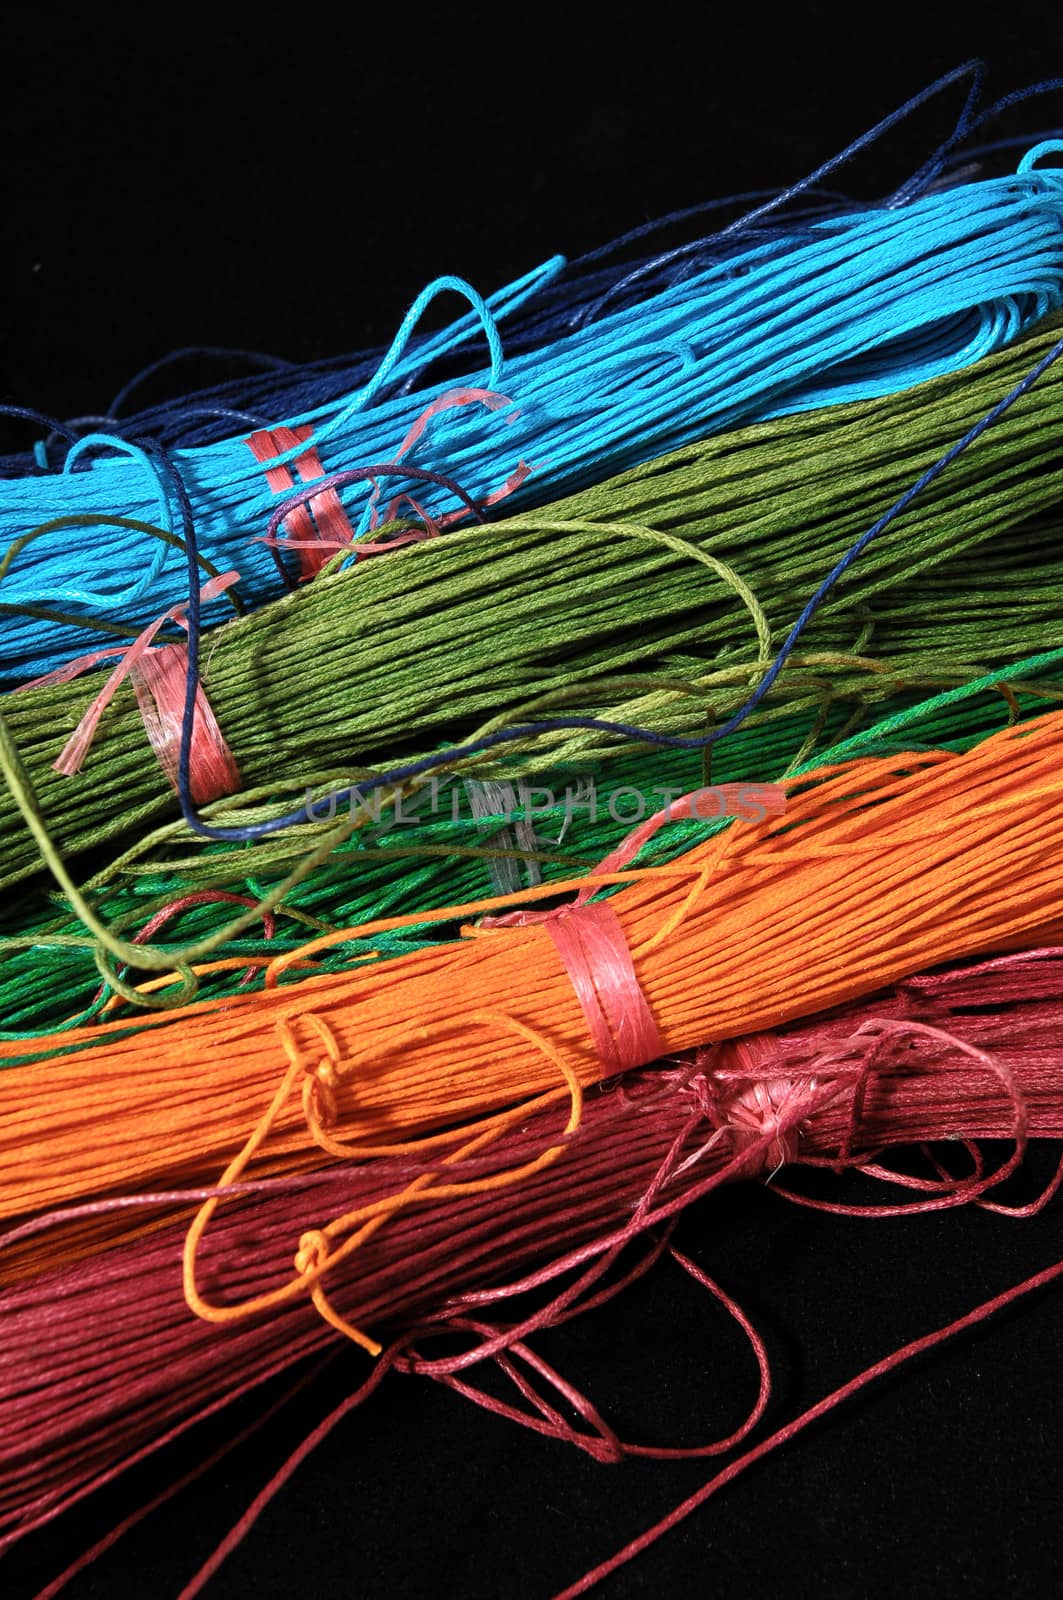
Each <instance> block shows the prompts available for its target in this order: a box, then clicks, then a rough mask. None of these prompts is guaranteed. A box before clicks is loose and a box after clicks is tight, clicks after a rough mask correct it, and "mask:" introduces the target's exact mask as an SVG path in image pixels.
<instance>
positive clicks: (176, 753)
mask: <svg viewBox="0 0 1063 1600" xmlns="http://www.w3.org/2000/svg"><path fill="white" fill-rule="evenodd" d="M132 679H133V688H134V690H135V691H136V696H137V704H138V705H139V706H140V715H141V717H142V718H143V721H144V730H145V732H146V733H147V736H148V739H149V740H150V742H151V748H152V749H153V750H154V752H155V755H156V757H157V759H158V762H159V766H160V767H161V768H162V770H163V772H165V774H166V776H167V777H168V778H169V780H170V785H171V787H172V789H173V791H174V793H175V794H179V793H180V789H179V787H178V782H177V765H178V761H179V759H180V754H181V726H182V722H183V720H184V711H185V686H186V684H187V681H188V651H187V650H186V649H185V647H184V645H183V644H168V645H164V646H163V648H162V649H161V650H149V651H148V652H147V653H146V654H145V655H144V656H142V657H141V659H140V661H138V663H137V665H136V666H135V667H134V669H133V672H132ZM188 781H189V789H190V790H191V794H192V800H193V802H194V804H196V805H197V806H205V805H209V804H210V802H211V801H212V800H220V799H221V798H222V796H223V795H227V794H235V793H236V791H237V789H239V787H240V769H239V767H238V766H237V765H236V760H235V757H234V756H233V753H232V751H231V750H230V749H229V746H228V745H227V744H226V742H225V736H224V734H223V733H222V731H221V728H220V727H219V726H218V719H217V717H216V716H215V715H214V711H213V708H212V706H211V704H210V701H209V700H208V699H207V697H206V695H205V694H204V692H203V685H202V683H199V682H197V683H196V706H195V713H194V720H193V723H192V748H191V753H190V758H189V764H188Z"/></svg>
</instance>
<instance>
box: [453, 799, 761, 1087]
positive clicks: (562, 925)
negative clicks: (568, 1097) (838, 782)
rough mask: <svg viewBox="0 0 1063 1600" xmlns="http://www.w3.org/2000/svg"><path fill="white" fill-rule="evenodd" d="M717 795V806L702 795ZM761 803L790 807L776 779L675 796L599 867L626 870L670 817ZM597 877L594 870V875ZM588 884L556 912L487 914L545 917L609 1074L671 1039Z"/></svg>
mask: <svg viewBox="0 0 1063 1600" xmlns="http://www.w3.org/2000/svg"><path fill="white" fill-rule="evenodd" d="M708 796H711V797H712V802H713V809H712V810H706V808H705V807H704V805H703V801H704V800H705V799H706V797H708ZM751 805H755V807H756V812H757V813H758V816H757V820H763V819H764V818H765V817H767V816H779V815H781V814H782V813H783V812H784V811H785V809H786V791H785V789H783V788H782V787H781V786H779V785H775V784H720V785H717V786H716V787H715V788H713V789H695V790H694V791H693V792H692V793H690V794H687V795H682V796H681V797H680V798H679V799H677V800H673V801H671V802H670V803H669V804H668V805H667V806H665V807H664V809H663V810H661V811H658V812H655V813H654V815H653V816H651V817H647V818H646V820H645V821H644V822H641V823H639V825H638V826H637V827H635V828H633V829H632V830H631V832H630V833H629V834H627V835H626V837H625V838H623V839H622V840H621V841H620V843H619V844H618V845H617V846H616V847H615V849H613V850H611V851H610V852H609V854H608V855H607V856H606V857H605V858H604V859H603V860H602V861H601V862H600V863H599V864H598V867H597V869H596V871H597V872H600V873H605V872H622V871H623V870H624V868H626V867H627V866H628V864H629V863H630V862H631V861H632V860H634V858H635V856H636V855H637V854H638V852H639V851H640V850H641V849H642V847H643V845H644V844H646V843H647V842H648V840H650V839H651V838H652V837H653V835H654V834H655V833H657V831H658V830H659V829H660V828H662V827H664V825H665V824H666V823H667V822H672V821H677V820H679V819H680V818H686V817H701V816H706V815H709V816H721V815H724V814H725V813H726V814H731V815H736V816H742V815H743V810H742V807H747V808H748V807H749V806H751ZM592 876H593V874H592ZM595 888H596V885H595V884H593V883H589V884H587V885H586V886H585V887H584V888H582V889H581V890H580V891H579V894H578V895H577V896H576V898H575V900H573V901H572V902H571V903H570V904H569V905H566V906H561V907H559V908H557V909H555V910H553V911H508V912H505V913H503V914H502V915H501V916H494V917H484V919H483V924H482V925H483V926H484V927H493V928H499V927H528V926H530V925H531V924H533V923H540V924H542V926H543V927H544V928H545V930H546V932H547V933H548V934H549V935H550V937H551V939H552V940H553V942H554V946H555V948H556V949H557V953H558V955H559V956H560V957H561V961H562V964H563V966H564V968H565V971H566V972H567V973H568V976H569V978H570V979H571V980H572V987H573V988H574V989H575V991H576V997H577V999H578V1000H579V1003H580V1008H581V1010H582V1011H583V1015H584V1017H585V1018H586V1019H587V1027H588V1029H589V1031H590V1036H591V1039H592V1041H593V1043H594V1048H595V1051H596V1052H597V1055H598V1058H599V1060H600V1061H601V1063H602V1067H603V1070H604V1075H605V1076H606V1077H612V1076H613V1075H614V1074H615V1073H619V1072H630V1071H631V1070H632V1069H633V1068H635V1067H645V1066H649V1064H650V1062H652V1061H656V1060H657V1059H658V1057H659V1056H663V1055H664V1054H665V1053H666V1049H665V1043H664V1039H663V1038H662V1036H661V1032H660V1029H659V1028H658V1026H657V1023H656V1021H655V1019H654V1016H653V1012H652V1011H651V1010H650V1006H649V1002H648V1001H647V999H646V996H645V995H644V994H643V992H642V986H641V984H640V983H639V980H638V975H637V973H636V972H635V967H634V963H633V962H632V959H631V950H630V948H629V946H628V942H627V938H626V937H625V934H624V930H623V928H622V926H621V924H620V919H619V917H618V916H617V914H616V912H615V911H614V910H613V908H612V906H611V905H610V904H609V902H608V901H607V900H598V901H593V902H592V901H591V900H590V896H591V895H592V894H593V893H594V892H595Z"/></svg>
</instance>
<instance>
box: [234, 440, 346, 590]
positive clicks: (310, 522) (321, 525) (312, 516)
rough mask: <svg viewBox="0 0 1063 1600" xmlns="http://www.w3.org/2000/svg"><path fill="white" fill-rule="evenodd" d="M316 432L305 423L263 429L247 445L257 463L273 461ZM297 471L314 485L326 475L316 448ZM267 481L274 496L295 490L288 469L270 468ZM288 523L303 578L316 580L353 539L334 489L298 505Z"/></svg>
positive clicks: (299, 462)
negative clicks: (291, 426) (315, 481)
mask: <svg viewBox="0 0 1063 1600" xmlns="http://www.w3.org/2000/svg"><path fill="white" fill-rule="evenodd" d="M313 432H314V430H313V428H312V427H311V426H310V424H309V423H305V422H304V423H300V425H299V426H298V427H297V428H273V429H272V430H271V429H268V428H261V429H260V430H259V432H258V433H253V434H252V435H251V437H250V438H249V439H248V441H247V443H248V445H249V447H250V449H251V451H252V454H253V455H254V457H255V460H256V461H272V460H273V458H274V456H279V455H283V454H284V453H285V451H287V450H291V449H293V448H294V447H295V445H297V444H306V443H307V442H308V441H309V440H310V439H311V438H312V437H313ZM295 470H296V471H297V472H298V474H299V477H300V480H301V481H302V482H303V483H313V481H314V479H315V478H323V477H324V476H325V469H324V467H323V466H322V465H321V457H320V456H319V455H318V453H317V451H316V450H313V449H310V450H306V451H304V452H303V454H302V455H300V456H297V457H296V461H295ZM266 482H267V483H268V484H269V486H270V488H271V489H272V490H273V493H274V494H282V493H283V492H284V491H285V490H286V489H294V488H295V481H294V479H293V478H292V475H291V473H290V472H289V470H288V468H287V467H271V468H270V469H269V471H268V472H267V473H266ZM287 522H288V528H289V532H290V538H289V539H288V540H286V541H285V543H286V545H288V546H290V548H291V549H293V550H295V551H296V552H297V553H298V561H299V571H300V574H301V576H302V577H303V578H304V579H305V578H313V577H316V576H317V574H318V573H319V572H320V571H321V568H322V567H323V566H324V565H325V563H326V562H328V561H330V560H331V559H332V557H333V556H334V555H335V554H336V551H337V550H339V549H341V548H342V547H343V546H344V545H348V544H350V542H351V540H352V539H353V538H354V529H353V528H352V527H351V525H350V523H349V522H348V520H347V513H346V511H344V509H343V502H342V501H341V500H340V497H339V495H338V494H337V493H336V491H335V489H323V490H322V491H321V493H320V494H319V495H315V496H314V497H313V499H312V500H310V501H308V502H307V503H306V504H305V505H299V506H295V507H294V508H293V510H292V513H291V515H290V516H289V517H288V519H287Z"/></svg>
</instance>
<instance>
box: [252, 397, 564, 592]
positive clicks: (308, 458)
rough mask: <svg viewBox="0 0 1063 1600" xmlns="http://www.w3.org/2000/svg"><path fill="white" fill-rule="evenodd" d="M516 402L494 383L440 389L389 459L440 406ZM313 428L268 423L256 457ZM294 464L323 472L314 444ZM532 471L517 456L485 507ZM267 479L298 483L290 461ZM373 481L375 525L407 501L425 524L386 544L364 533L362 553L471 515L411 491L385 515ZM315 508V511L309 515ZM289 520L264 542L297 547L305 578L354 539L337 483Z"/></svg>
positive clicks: (412, 441)
mask: <svg viewBox="0 0 1063 1600" xmlns="http://www.w3.org/2000/svg"><path fill="white" fill-rule="evenodd" d="M512 404H513V402H512V400H511V399H510V398H509V396H508V395H505V394H496V393H495V391H494V390H493V389H467V388H461V389H448V390H447V392H446V393H445V394H441V395H437V396H436V398H435V399H434V400H433V401H432V403H431V404H430V405H428V406H426V407H425V409H424V411H422V412H421V415H420V416H419V417H418V418H417V420H416V422H414V423H413V425H412V426H411V428H410V429H409V432H408V433H407V434H406V437H405V438H404V439H403V441H402V443H401V444H400V445H399V448H398V450H397V451H396V452H395V456H394V459H393V460H392V461H391V462H390V463H389V465H390V466H392V467H398V466H399V464H400V463H401V461H402V460H403V458H404V457H405V456H407V455H408V454H409V453H410V451H411V450H413V448H414V446H415V445H416V444H417V443H418V441H419V440H420V439H421V438H422V437H423V435H424V433H425V430H426V429H427V427H428V424H429V423H430V422H431V420H432V418H433V417H437V416H439V415H440V413H441V412H444V411H453V410H455V409H460V408H462V407H464V406H474V405H479V406H484V407H485V408H486V409H487V410H488V411H501V410H503V409H504V408H505V407H506V406H511V405H512ZM519 416H520V412H519V411H513V412H511V414H510V415H509V416H508V417H507V418H506V419H505V420H506V422H507V423H511V422H515V421H516V419H517V418H518V417H519ZM312 431H313V430H312V429H311V428H310V427H309V426H308V425H307V424H302V425H301V426H300V427H298V428H275V429H273V431H272V432H270V431H268V430H266V429H263V430H261V431H260V432H259V433H253V434H252V435H251V437H250V438H249V439H248V441H247V443H248V444H249V445H250V447H251V449H252V450H253V451H254V453H255V457H256V459H257V460H259V461H269V460H272V458H273V457H274V456H275V455H279V454H280V453H281V451H282V449H283V450H290V449H292V448H293V447H294V446H295V445H297V444H302V443H304V442H305V441H307V440H309V438H310V437H311V434H312ZM295 465H296V468H297V469H298V472H299V476H300V478H301V479H302V480H303V482H304V483H312V482H313V481H314V479H315V478H319V477H322V476H323V475H324V474H323V469H322V467H321V463H320V460H319V459H318V456H317V452H316V451H314V450H308V451H307V452H306V453H305V454H304V455H301V456H299V458H298V459H297V461H296V463H295ZM532 471H533V468H532V467H530V466H529V465H528V463H527V462H526V461H518V463H517V465H516V466H515V467H514V469H513V471H512V472H511V473H510V474H509V476H508V477H507V478H506V480H505V482H504V483H502V484H501V485H500V486H499V487H498V488H497V489H493V490H492V491H491V493H490V494H488V495H487V496H486V497H485V498H484V499H483V500H481V501H480V502H479V504H480V506H481V508H482V509H483V510H487V509H488V507H490V506H494V505H498V503H499V501H501V500H506V499H508V498H509V496H510V495H511V494H513V493H515V492H516V490H517V489H519V488H520V486H521V484H522V483H523V482H524V481H525V479H526V478H529V477H530V476H531V474H532ZM266 481H267V482H268V484H269V486H270V488H271V489H272V490H273V491H274V493H275V494H279V493H280V492H281V491H282V490H287V489H292V488H294V487H295V485H294V483H293V480H292V476H291V473H290V472H289V471H288V469H287V467H271V468H270V469H269V470H268V471H267V473H266ZM372 482H373V491H372V494H371V495H370V497H369V527H370V529H375V528H378V527H379V526H380V524H381V522H394V521H395V519H396V518H397V517H398V515H399V512H400V511H401V509H402V507H403V506H404V505H405V506H409V508H410V509H411V511H412V512H413V513H414V515H415V516H417V517H419V518H420V519H421V522H422V523H423V527H421V528H415V529H411V530H410V531H409V532H408V533H402V534H398V535H396V536H395V537H394V538H391V539H387V540H385V541H384V543H383V544H380V543H373V542H372V541H370V540H365V539H363V540H361V541H360V542H359V544H358V555H359V558H361V557H363V556H373V555H390V554H391V553H392V552H393V551H395V550H398V549H400V548H401V547H402V546H403V545H406V544H417V543H419V542H420V541H421V540H422V539H431V538H434V537H435V536H436V534H438V533H441V532H442V531H443V529H445V528H450V527H453V526H454V524H455V523H458V522H461V521H462V519H463V518H464V517H465V516H467V515H468V512H467V509H466V508H464V507H462V508H461V509H460V510H458V511H449V512H447V513H446V514H445V515H443V516H437V517H433V516H431V515H430V514H429V512H428V511H427V510H426V509H425V508H424V506H423V505H421V503H420V501H418V500H416V499H415V498H414V496H413V495H412V494H410V493H409V492H407V491H403V492H402V493H401V494H397V495H395V496H393V498H392V499H391V501H390V502H389V504H388V506H387V508H386V510H385V512H384V513H383V515H381V511H380V505H379V502H380V497H381V494H382V493H383V490H382V488H381V485H380V483H379V482H378V481H377V480H376V479H373V480H372ZM311 511H313V517H311V515H310V512H311ZM286 521H287V523H288V528H289V533H288V535H287V537H285V538H283V539H281V538H276V537H271V538H267V539H266V540H264V542H265V543H266V544H269V545H271V546H272V547H273V548H274V549H275V550H294V551H296V553H297V556H298V560H299V565H300V570H301V575H302V577H303V578H304V579H307V578H313V577H315V576H316V575H317V573H319V572H320V571H321V568H322V567H323V566H324V565H325V563H326V562H327V561H329V560H330V559H331V557H332V556H334V555H335V554H336V551H337V550H342V549H344V548H345V547H346V546H347V545H349V544H351V543H352V541H353V539H354V531H353V529H352V528H351V525H350V522H349V521H348V520H347V515H346V513H345V512H344V510H343V507H342V505H341V504H340V500H339V496H338V495H337V493H336V491H335V490H334V489H328V490H323V491H322V493H321V495H320V496H316V495H315V496H314V498H313V499H311V500H310V502H309V503H308V504H303V505H298V506H295V507H293V509H292V511H291V514H290V515H289V516H288V517H287V518H286ZM315 523H316V526H315Z"/></svg>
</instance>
